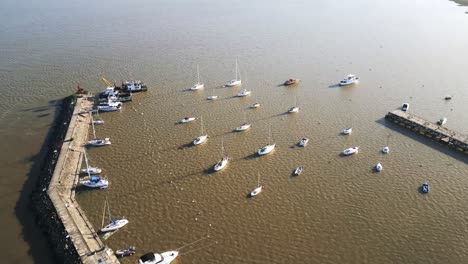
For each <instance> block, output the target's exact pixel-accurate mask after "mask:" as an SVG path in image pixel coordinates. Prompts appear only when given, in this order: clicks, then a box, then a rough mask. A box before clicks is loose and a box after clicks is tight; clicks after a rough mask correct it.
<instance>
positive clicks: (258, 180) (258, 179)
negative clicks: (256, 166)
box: [257, 173, 260, 187]
mask: <svg viewBox="0 0 468 264" xmlns="http://www.w3.org/2000/svg"><path fill="white" fill-rule="evenodd" d="M257 176H258V177H257V187H260V173H257Z"/></svg>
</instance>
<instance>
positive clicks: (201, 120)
mask: <svg viewBox="0 0 468 264" xmlns="http://www.w3.org/2000/svg"><path fill="white" fill-rule="evenodd" d="M200 123H201V135H203V116H200Z"/></svg>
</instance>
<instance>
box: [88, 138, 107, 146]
mask: <svg viewBox="0 0 468 264" xmlns="http://www.w3.org/2000/svg"><path fill="white" fill-rule="evenodd" d="M110 144H111V142H110V140H109V138H104V139H99V138H95V139H92V140H90V141H88V142H87V145H90V146H95V147H100V146H106V145H110Z"/></svg>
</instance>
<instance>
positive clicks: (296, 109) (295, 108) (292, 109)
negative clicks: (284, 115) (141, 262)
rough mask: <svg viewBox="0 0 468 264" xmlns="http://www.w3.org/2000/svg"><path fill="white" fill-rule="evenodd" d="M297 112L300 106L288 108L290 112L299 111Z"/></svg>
mask: <svg viewBox="0 0 468 264" xmlns="http://www.w3.org/2000/svg"><path fill="white" fill-rule="evenodd" d="M297 112H299V107H297V106H293V107H291V108H289V109H288V113H297Z"/></svg>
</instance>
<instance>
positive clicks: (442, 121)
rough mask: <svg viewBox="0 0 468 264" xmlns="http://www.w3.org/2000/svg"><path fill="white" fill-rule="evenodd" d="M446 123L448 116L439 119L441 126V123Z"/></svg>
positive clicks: (438, 122)
mask: <svg viewBox="0 0 468 264" xmlns="http://www.w3.org/2000/svg"><path fill="white" fill-rule="evenodd" d="M445 123H447V118H446V117H442V118H441V119H439V120H437V124H438V125H439V126H441V125H443V124H445Z"/></svg>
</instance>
